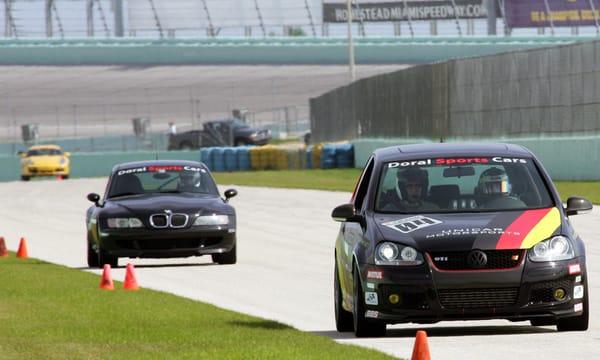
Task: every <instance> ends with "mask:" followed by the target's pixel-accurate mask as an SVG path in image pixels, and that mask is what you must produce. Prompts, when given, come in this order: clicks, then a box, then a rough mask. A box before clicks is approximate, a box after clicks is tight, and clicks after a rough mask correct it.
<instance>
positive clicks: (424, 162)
mask: <svg viewBox="0 0 600 360" xmlns="http://www.w3.org/2000/svg"><path fill="white" fill-rule="evenodd" d="M472 164H527V159H523V158H505V157H502V156H494V157H491V158H488V157H458V158H435V159H420V160H407V161H393V162H390V163H388V169H392V168H403V167H409V166H432V165H437V166H452V165H472Z"/></svg>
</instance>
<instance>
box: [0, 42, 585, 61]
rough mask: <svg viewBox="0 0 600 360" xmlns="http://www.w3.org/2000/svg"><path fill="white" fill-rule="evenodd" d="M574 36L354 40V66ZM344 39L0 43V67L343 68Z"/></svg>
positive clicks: (448, 56)
mask: <svg viewBox="0 0 600 360" xmlns="http://www.w3.org/2000/svg"><path fill="white" fill-rule="evenodd" d="M582 39H586V37H582V36H577V37H575V36H573V37H559V36H557V37H523V38H509V39H506V38H494V37H481V38H477V37H473V38H471V37H469V38H445V37H431V38H429V37H424V38H414V39H400V38H373V39H371V38H359V39H356V60H357V62H358V63H422V62H432V61H440V60H446V59H452V58H458V57H465V56H480V55H486V54H496V53H499V52H503V51H510V50H517V49H532V48H538V47H544V46H549V45H556V44H569V43H573V42H577V41H581V40H582ZM347 61H348V54H347V43H346V41H345V39H313V38H267V39H226V38H223V39H191V40H189V39H188V40H184V39H171V40H169V39H165V40H144V39H120V40H118V39H108V40H95V39H92V40H90V39H75V40H0V64H2V65H107V64H123V65H145V64H344V63H347Z"/></svg>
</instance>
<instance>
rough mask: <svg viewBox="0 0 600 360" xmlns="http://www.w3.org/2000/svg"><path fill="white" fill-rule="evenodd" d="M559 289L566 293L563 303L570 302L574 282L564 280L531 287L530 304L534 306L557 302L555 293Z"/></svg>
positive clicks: (541, 283)
mask: <svg viewBox="0 0 600 360" xmlns="http://www.w3.org/2000/svg"><path fill="white" fill-rule="evenodd" d="M559 288H562V289H564V290H565V292H566V295H565V299H564V300H561V301H566V300H569V299H570V298H571V295H572V294H571V292H572V289H573V281H572V280H569V279H562V280H554V281H545V282H540V283H536V284H533V285H532V286H531V295H530V297H529V302H530V303H532V304H540V303H551V302H557V300H556V299H554V291H555V290H556V289H559Z"/></svg>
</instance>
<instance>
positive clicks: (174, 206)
mask: <svg viewBox="0 0 600 360" xmlns="http://www.w3.org/2000/svg"><path fill="white" fill-rule="evenodd" d="M108 201H109V202H110V207H120V208H125V209H127V210H129V211H130V212H131V213H133V214H137V215H146V214H153V213H157V212H159V213H162V212H164V211H165V210H171V211H172V212H174V213H186V214H192V213H201V214H204V213H213V212H216V213H221V214H231V213H232V210H231V209H232V208H231V206H229V205H227V204H225V203H223V200H221V198H220V197H219V196H217V195H207V194H189V193H186V194H162V195H157V194H148V195H141V196H129V197H124V198H120V199H119V198H117V199H109V200H108Z"/></svg>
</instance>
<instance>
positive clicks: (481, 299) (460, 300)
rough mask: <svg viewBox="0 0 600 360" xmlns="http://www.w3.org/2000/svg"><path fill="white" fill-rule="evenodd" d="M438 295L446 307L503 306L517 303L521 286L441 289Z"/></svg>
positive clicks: (476, 307) (478, 307)
mask: <svg viewBox="0 0 600 360" xmlns="http://www.w3.org/2000/svg"><path fill="white" fill-rule="evenodd" d="M438 295H439V298H440V303H441V304H442V306H443V307H444V308H446V309H485V308H488V309H489V308H502V307H507V306H512V305H515V304H516V303H517V297H518V295H519V288H518V287H513V288H497V289H451V290H439V291H438Z"/></svg>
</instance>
